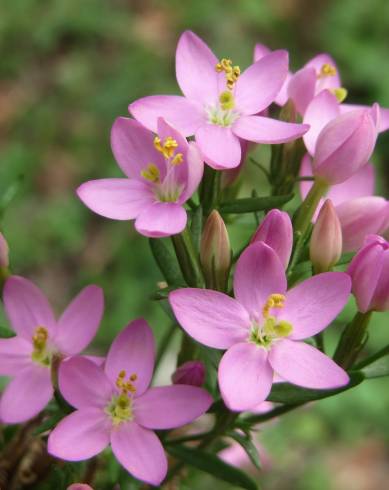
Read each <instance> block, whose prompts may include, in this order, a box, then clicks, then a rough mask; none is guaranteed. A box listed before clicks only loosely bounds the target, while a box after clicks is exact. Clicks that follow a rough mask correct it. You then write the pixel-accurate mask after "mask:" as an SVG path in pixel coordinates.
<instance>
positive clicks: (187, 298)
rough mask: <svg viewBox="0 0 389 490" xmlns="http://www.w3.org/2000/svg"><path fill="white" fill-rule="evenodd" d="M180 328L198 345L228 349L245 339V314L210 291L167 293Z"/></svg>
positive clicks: (247, 318) (221, 295)
mask: <svg viewBox="0 0 389 490" xmlns="http://www.w3.org/2000/svg"><path fill="white" fill-rule="evenodd" d="M169 303H170V306H171V307H172V309H173V312H174V315H175V317H176V318H177V321H178V323H179V324H180V325H181V326H182V328H183V329H184V330H185V331H186V332H187V333H188V334H189V335H191V336H192V337H193V338H194V339H196V340H197V341H198V342H200V343H202V344H204V345H208V346H209V347H214V348H216V349H227V348H228V347H231V345H233V344H235V343H237V342H241V341H242V340H244V339H245V338H247V336H248V329H249V327H250V319H249V315H248V313H247V311H246V310H245V309H244V308H243V307H242V306H241V305H240V304H239V303H238V302H237V301H236V300H234V299H233V298H230V297H229V296H227V295H226V294H223V293H219V292H218V291H211V290H209V289H195V288H184V289H177V290H176V291H173V292H171V293H170V294H169Z"/></svg>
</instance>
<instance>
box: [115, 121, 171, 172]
mask: <svg viewBox="0 0 389 490" xmlns="http://www.w3.org/2000/svg"><path fill="white" fill-rule="evenodd" d="M153 142H154V135H153V133H151V132H150V131H148V130H147V129H146V128H145V127H144V126H142V125H141V124H140V123H139V122H138V121H134V119H129V118H127V117H118V118H117V119H116V120H115V122H114V124H113V126H112V130H111V147H112V152H113V154H114V156H115V159H116V161H117V162H118V164H119V166H120V168H121V169H122V170H123V172H124V173H125V174H126V175H127V177H130V178H135V179H137V178H138V179H139V178H140V174H141V171H142V170H143V169H144V168H145V167H147V165H149V164H150V163H154V164H155V165H157V166H158V167H159V168H160V169H162V168H164V166H165V161H164V159H163V157H162V154H161V153H159V152H158V151H157V150H156V149H155V148H154V143H153Z"/></svg>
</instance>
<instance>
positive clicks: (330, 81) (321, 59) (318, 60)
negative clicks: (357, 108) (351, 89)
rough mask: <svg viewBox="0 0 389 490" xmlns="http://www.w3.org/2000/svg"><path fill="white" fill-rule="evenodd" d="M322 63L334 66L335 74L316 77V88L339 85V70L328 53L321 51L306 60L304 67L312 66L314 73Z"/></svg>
mask: <svg viewBox="0 0 389 490" xmlns="http://www.w3.org/2000/svg"><path fill="white" fill-rule="evenodd" d="M323 65H330V66H332V67H334V68H335V70H336V74H335V75H332V76H327V77H323V78H321V79H318V81H317V83H316V90H324V89H328V88H337V87H340V86H341V81H340V78H339V70H338V68H337V66H336V63H335V61H334V59H333V58H332V56H330V55H329V54H327V53H321V54H318V55H316V56H315V57H314V58H312V59H311V60H310V61H308V63H307V64H306V65H305V67H304V68H314V70H315V72H316V74H319V73H320V70H321V68H322V66H323ZM316 93H317V92H316Z"/></svg>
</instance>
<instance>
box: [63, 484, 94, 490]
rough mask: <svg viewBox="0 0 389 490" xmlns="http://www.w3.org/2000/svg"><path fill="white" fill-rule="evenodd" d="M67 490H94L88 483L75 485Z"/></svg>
mask: <svg viewBox="0 0 389 490" xmlns="http://www.w3.org/2000/svg"><path fill="white" fill-rule="evenodd" d="M67 490H93V488H92V487H91V486H89V485H87V484H86V483H73V484H72V485H70V487H68V488H67Z"/></svg>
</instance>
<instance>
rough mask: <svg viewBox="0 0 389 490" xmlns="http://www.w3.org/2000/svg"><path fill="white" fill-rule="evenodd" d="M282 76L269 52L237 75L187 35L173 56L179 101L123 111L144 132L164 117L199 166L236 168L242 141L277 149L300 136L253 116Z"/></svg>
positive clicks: (279, 54)
mask: <svg viewBox="0 0 389 490" xmlns="http://www.w3.org/2000/svg"><path fill="white" fill-rule="evenodd" d="M287 72H288V53H287V52H286V51H275V52H274V53H271V54H269V55H268V56H264V57H263V58H262V59H261V60H259V61H258V62H256V63H254V64H253V65H251V66H249V68H247V69H246V70H245V71H244V72H243V73H242V74H241V73H240V69H239V67H238V66H233V65H232V63H231V60H228V59H222V60H221V61H220V62H219V60H218V59H217V58H216V56H215V55H214V54H213V53H212V51H211V50H210V49H209V47H208V46H207V45H206V44H205V43H204V42H203V41H202V40H201V39H200V38H199V37H197V36H196V35H195V34H194V33H193V32H190V31H186V32H184V33H183V34H182V36H181V38H180V40H179V42H178V46H177V52H176V75H177V81H178V84H179V86H180V88H181V90H182V92H183V94H184V97H178V96H172V95H154V96H151V97H144V98H142V99H139V100H137V101H135V102H133V103H132V104H130V106H129V110H130V112H131V114H132V115H133V116H134V117H135V118H136V119H138V121H140V122H141V123H142V124H143V125H144V126H146V127H147V128H149V129H151V130H152V131H155V130H156V127H157V119H158V117H159V116H162V117H164V118H165V119H166V120H167V121H169V122H170V123H171V124H173V125H174V126H175V127H177V129H178V130H179V131H181V132H182V133H184V134H185V136H190V135H192V134H194V135H195V138H196V142H197V144H198V145H199V148H200V150H201V152H202V153H203V155H204V158H205V161H206V162H207V163H208V164H209V165H210V166H211V167H213V168H216V169H226V168H233V167H236V166H238V165H239V162H240V160H241V145H240V138H241V139H242V140H248V141H253V142H255V143H265V144H277V143H284V142H286V141H291V140H294V139H296V138H299V137H300V136H302V135H303V134H304V133H305V132H306V131H307V130H308V126H305V125H301V124H290V123H286V122H282V121H277V120H275V119H270V118H268V117H262V116H258V115H256V114H258V113H260V112H263V111H264V110H265V109H266V108H267V107H268V106H269V105H270V104H271V103H272V102H273V100H274V99H275V97H276V96H277V94H278V92H279V91H280V89H281V87H282V84H283V83H284V80H285V78H286V76H287Z"/></svg>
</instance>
